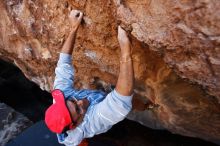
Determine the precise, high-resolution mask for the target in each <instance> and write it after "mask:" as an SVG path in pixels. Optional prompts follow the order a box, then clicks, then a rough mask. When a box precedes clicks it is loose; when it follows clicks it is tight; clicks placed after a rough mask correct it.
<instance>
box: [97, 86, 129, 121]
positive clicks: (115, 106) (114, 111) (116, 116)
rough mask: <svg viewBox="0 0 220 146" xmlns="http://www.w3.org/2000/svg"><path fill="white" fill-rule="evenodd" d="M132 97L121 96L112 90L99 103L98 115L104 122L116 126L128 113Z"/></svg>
mask: <svg viewBox="0 0 220 146" xmlns="http://www.w3.org/2000/svg"><path fill="white" fill-rule="evenodd" d="M132 97H133V95H131V96H123V95H121V94H119V93H118V92H117V91H116V90H113V91H112V92H110V93H109V94H108V95H107V97H106V98H105V99H104V100H103V101H102V102H101V103H99V108H98V114H99V115H100V116H101V117H102V118H103V119H105V120H106V121H109V122H110V123H112V125H113V124H116V123H118V122H119V121H121V120H123V119H124V118H125V117H126V116H127V114H128V113H129V112H130V110H131V108H132V103H131V101H132Z"/></svg>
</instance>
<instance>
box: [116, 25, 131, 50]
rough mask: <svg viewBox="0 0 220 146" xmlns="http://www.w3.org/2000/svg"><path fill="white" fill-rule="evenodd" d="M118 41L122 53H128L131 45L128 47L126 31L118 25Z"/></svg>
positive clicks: (128, 41)
mask: <svg viewBox="0 0 220 146" xmlns="http://www.w3.org/2000/svg"><path fill="white" fill-rule="evenodd" d="M118 42H119V45H120V48H121V51H122V54H123V53H126V54H130V53H131V52H130V51H131V47H130V40H129V38H128V35H127V32H126V31H125V30H124V29H123V28H121V26H118Z"/></svg>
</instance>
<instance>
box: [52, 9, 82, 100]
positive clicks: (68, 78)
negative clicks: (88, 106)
mask: <svg viewBox="0 0 220 146" xmlns="http://www.w3.org/2000/svg"><path fill="white" fill-rule="evenodd" d="M82 17H83V14H82V12H80V11H77V10H73V11H71V13H70V15H69V18H70V22H71V25H72V30H71V32H70V34H69V36H68V38H67V40H66V41H65V43H64V45H63V47H62V49H61V53H60V57H59V61H58V63H57V67H56V69H55V74H56V76H55V81H54V89H60V90H62V91H63V92H64V95H65V97H69V96H73V95H74V94H76V91H75V90H74V88H73V75H74V69H73V66H72V52H73V47H74V43H75V37H76V33H77V29H78V27H79V25H80V22H81V20H82Z"/></svg>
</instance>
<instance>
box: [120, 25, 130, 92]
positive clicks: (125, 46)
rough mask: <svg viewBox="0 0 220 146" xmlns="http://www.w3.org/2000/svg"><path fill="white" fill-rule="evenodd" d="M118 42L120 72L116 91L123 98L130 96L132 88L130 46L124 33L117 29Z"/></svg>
mask: <svg viewBox="0 0 220 146" xmlns="http://www.w3.org/2000/svg"><path fill="white" fill-rule="evenodd" d="M118 40H119V45H120V47H121V59H120V72H119V76H118V81H117V84H116V91H117V92H118V93H120V94H121V95H124V96H130V95H131V94H132V93H133V87H134V70H133V64H132V59H131V45H130V41H129V38H128V37H127V34H126V32H125V31H124V30H123V29H122V28H121V27H120V26H119V27H118Z"/></svg>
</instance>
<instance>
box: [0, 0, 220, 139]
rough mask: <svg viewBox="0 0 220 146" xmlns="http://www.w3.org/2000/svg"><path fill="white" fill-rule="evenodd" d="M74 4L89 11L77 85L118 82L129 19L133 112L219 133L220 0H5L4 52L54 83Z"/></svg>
mask: <svg viewBox="0 0 220 146" xmlns="http://www.w3.org/2000/svg"><path fill="white" fill-rule="evenodd" d="M71 8H77V9H80V10H82V11H83V12H84V13H85V17H84V23H83V25H82V27H81V28H80V29H79V32H78V37H77V41H76V42H77V43H76V45H75V50H74V66H75V72H76V77H75V81H76V82H75V86H76V87H78V88H94V87H95V85H97V84H98V83H101V84H102V85H104V86H105V85H106V84H109V83H111V84H115V83H116V79H117V74H118V70H119V54H120V49H119V46H118V42H117V37H116V36H117V31H116V30H117V24H122V25H123V26H124V27H125V28H126V29H127V30H128V31H130V32H131V38H132V45H133V60H134V68H135V79H136V86H135V91H136V93H137V94H136V96H135V100H134V110H133V112H132V113H131V114H130V115H129V118H130V119H134V120H137V121H140V122H141V123H142V124H144V125H146V126H150V127H153V128H159V129H161V128H166V129H168V130H170V131H171V132H173V133H179V134H182V135H187V136H193V137H200V138H203V139H206V140H210V141H215V142H217V141H219V140H220V106H219V103H220V82H219V79H220V1H219V0H180V1H172V0H168V1H163V0H142V1H136V0H124V1H120V0H105V1H103V0H95V1H94V0H93V1H92V0H81V1H78V0H65V1H64V0H59V1H52V0H38V1H34V0H32V1H31V0H7V1H6V0H5V1H3V2H2V3H0V9H1V13H0V57H1V58H2V59H4V60H7V61H10V62H13V63H14V64H16V65H17V66H18V67H19V68H20V69H21V70H22V71H23V72H24V74H25V75H26V76H27V77H28V78H29V79H30V80H32V81H34V82H36V83H37V84H38V85H39V86H40V87H41V88H42V89H45V90H48V91H49V90H50V89H51V87H52V83H53V78H54V67H55V65H56V61H57V57H58V53H59V50H60V48H61V46H62V44H63V42H64V40H65V38H66V36H67V35H68V32H69V31H70V27H69V23H68V17H67V15H68V13H69V12H70V9H71ZM148 103H152V104H151V105H150V106H148Z"/></svg>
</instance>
